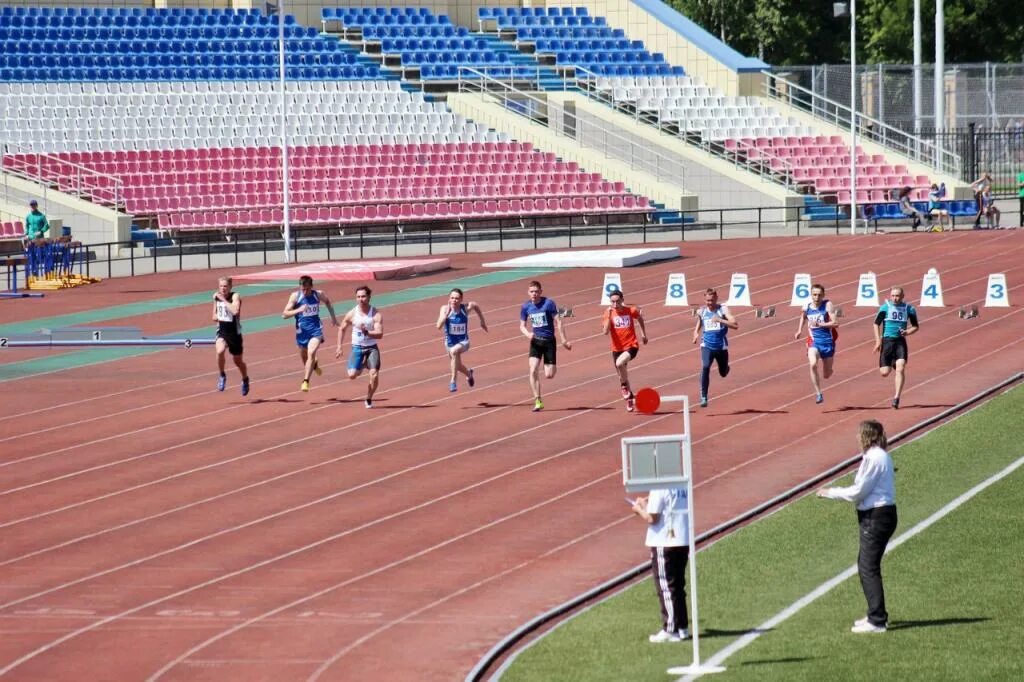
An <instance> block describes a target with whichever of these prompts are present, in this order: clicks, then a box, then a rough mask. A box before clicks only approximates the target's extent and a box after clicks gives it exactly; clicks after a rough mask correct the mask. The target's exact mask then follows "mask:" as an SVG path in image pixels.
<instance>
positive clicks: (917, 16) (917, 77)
mask: <svg viewBox="0 0 1024 682" xmlns="http://www.w3.org/2000/svg"><path fill="white" fill-rule="evenodd" d="M914 132H915V133H917V134H920V133H921V0H914Z"/></svg>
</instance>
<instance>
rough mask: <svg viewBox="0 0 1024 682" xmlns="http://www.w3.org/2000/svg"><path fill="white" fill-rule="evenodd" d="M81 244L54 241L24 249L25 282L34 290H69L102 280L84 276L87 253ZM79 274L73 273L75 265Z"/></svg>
mask: <svg viewBox="0 0 1024 682" xmlns="http://www.w3.org/2000/svg"><path fill="white" fill-rule="evenodd" d="M82 249H83V247H82V244H81V242H72V241H66V240H53V241H42V242H30V243H29V244H28V245H27V246H26V247H25V280H26V282H27V288H28V289H31V290H45V291H54V290H57V289H69V288H71V287H77V286H81V285H83V284H94V283H95V282H99V281H100V280H99V279H98V278H96V277H86V276H85V275H83V274H81V264H82V262H83V258H84V252H83V251H82ZM76 262H77V263H78V265H79V272H78V273H75V272H74V267H75V263H76Z"/></svg>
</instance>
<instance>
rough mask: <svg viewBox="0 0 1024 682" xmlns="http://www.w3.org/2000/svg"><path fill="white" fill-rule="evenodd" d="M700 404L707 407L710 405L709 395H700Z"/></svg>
mask: <svg viewBox="0 0 1024 682" xmlns="http://www.w3.org/2000/svg"><path fill="white" fill-rule="evenodd" d="M700 406H701V407H707V406H708V397H707V396H706V395H702V396H701V397H700Z"/></svg>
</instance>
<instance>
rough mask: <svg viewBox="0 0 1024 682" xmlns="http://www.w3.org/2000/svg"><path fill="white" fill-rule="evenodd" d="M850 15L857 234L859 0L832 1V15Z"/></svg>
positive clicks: (852, 204)
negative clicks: (846, 1) (847, 2)
mask: <svg viewBox="0 0 1024 682" xmlns="http://www.w3.org/2000/svg"><path fill="white" fill-rule="evenodd" d="M847 14H849V15H850V234H857V0H850V4H849V5H847V4H846V3H845V2H836V3H832V15H833V16H835V17H842V16H846V15H847Z"/></svg>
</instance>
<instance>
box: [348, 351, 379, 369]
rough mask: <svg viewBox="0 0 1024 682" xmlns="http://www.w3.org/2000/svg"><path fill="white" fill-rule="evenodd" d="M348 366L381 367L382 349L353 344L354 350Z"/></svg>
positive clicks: (349, 357) (350, 355) (352, 367)
mask: <svg viewBox="0 0 1024 682" xmlns="http://www.w3.org/2000/svg"><path fill="white" fill-rule="evenodd" d="M347 366H348V368H349V369H357V370H359V371H362V370H363V369H380V349H379V348H377V346H376V345H373V346H352V352H351V353H350V354H349V356H348V365H347Z"/></svg>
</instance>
